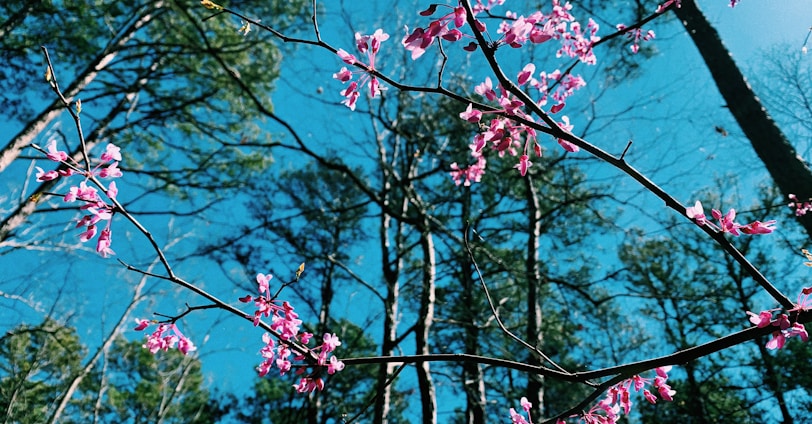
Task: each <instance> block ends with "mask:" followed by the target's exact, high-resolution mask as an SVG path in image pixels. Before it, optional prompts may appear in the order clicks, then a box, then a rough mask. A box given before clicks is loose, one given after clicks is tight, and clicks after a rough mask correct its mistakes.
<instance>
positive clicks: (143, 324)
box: [135, 319, 151, 331]
mask: <svg viewBox="0 0 812 424" xmlns="http://www.w3.org/2000/svg"><path fill="white" fill-rule="evenodd" d="M135 322H137V323H138V325H137V326H136V327H135V331H142V330H144V329H145V328H147V327H149V325H150V323H151V322H150V320H148V319H136V320H135Z"/></svg>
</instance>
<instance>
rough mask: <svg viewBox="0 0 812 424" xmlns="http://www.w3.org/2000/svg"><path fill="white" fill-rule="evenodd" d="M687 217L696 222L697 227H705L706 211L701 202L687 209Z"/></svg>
mask: <svg viewBox="0 0 812 424" xmlns="http://www.w3.org/2000/svg"><path fill="white" fill-rule="evenodd" d="M685 215H687V216H688V218H691V219H693V220H694V221H696V223H697V225H705V210H704V209H703V208H702V203H700V202H699V200H697V201H696V203H695V204H694V205H693V206H689V207H687V208H685Z"/></svg>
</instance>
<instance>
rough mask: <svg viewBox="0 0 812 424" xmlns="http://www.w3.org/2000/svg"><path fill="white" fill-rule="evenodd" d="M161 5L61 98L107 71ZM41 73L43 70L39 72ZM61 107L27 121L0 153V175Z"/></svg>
mask: <svg viewBox="0 0 812 424" xmlns="http://www.w3.org/2000/svg"><path fill="white" fill-rule="evenodd" d="M162 5H163V2H158V3H156V4H155V5H154V8H151V9H149V10H147V11H144V12H141V15H140V16H139V17H138V19H135V20H133V21H132V22H131V23H130V24H129V25H128V26H127V27H126V28H124V30H122V32H121V33H120V34H119V35H118V36H117V37H116V38H115V39H114V40H111V42H110V43H109V45H108V46H107V47H106V48H105V49H104V51H102V53H101V54H99V55H98V56H97V57H96V59H95V60H94V61H93V62H92V63H90V64H89V65H88V66H87V68H86V69H85V70H84V71H83V72H82V73H80V74H79V76H78V77H76V79H74V80H73V82H72V83H71V84H70V85H69V86H68V88H67V89H65V90H64V91H63V93H64V95H65V98H66V99H67V100H68V101H69V102H73V98H74V97H75V96H76V95H78V94H79V93H80V92H81V91H82V90H84V89H85V88H86V87H87V86H88V85H89V84H90V83H91V82H93V81H94V80H95V79H96V77H97V76H98V75H99V73H101V72H102V71H104V70H105V69H106V68H107V66H108V65H109V64H110V63H111V62H112V61H113V59H115V57H116V55H118V53H119V51H121V50H122V49H123V48H124V47H125V45H126V44H127V42H129V41H130V40H131V39H132V37H133V36H135V33H136V32H137V31H138V30H139V29H140V28H142V27H143V26H145V25H147V24H149V22H150V21H152V19H153V17H154V15H153V12H154V11H155V10H157V8H160V7H162ZM44 71H45V70H44V69H43V72H44ZM62 107H63V106H62V102H61V101H59V100H55V101H54V102H53V103H51V104H50V105H49V106H48V107H47V108H46V109H45V110H44V111H42V113H40V114H39V116H37V117H36V118H34V119H33V120H31V121H29V122H28V124H27V125H26V126H25V128H23V129H22V131H20V132H19V133H18V134H17V135H15V136H14V137H13V138H12V139H11V140H10V141H9V142H8V143H6V145H5V146H4V147H3V148H2V149H0V172H3V171H4V170H5V169H6V168H7V167H8V166H9V165H10V164H11V162H12V161H13V160H14V159H16V158H17V157H18V156H19V155H20V152H21V151H22V149H24V148H25V147H26V146H28V145H29V144H31V142H32V141H33V140H34V138H35V137H36V136H37V135H39V134H41V133H42V132H43V131H44V130H45V128H47V127H48V125H49V124H50V123H51V122H52V121H53V120H54V119H56V117H58V116H59V114H60V113H62Z"/></svg>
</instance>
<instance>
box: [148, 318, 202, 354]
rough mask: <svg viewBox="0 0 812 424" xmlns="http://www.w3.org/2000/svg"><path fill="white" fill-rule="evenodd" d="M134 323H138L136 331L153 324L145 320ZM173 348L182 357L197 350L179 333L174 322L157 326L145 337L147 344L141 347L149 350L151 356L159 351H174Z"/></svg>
mask: <svg viewBox="0 0 812 424" xmlns="http://www.w3.org/2000/svg"><path fill="white" fill-rule="evenodd" d="M135 321H136V322H137V323H138V326H136V327H135V330H136V331H143V330H144V329H146V328H147V327H149V326H150V324H153V322H152V321H150V320H146V319H136V320H135ZM175 346H177V348H178V350H179V351H181V352H182V353H183V354H184V355H187V354H188V353H189V352H192V351H194V350H196V349H197V348H196V347H195V345H194V343H192V341H191V340H189V338H188V337H186V336H184V335H183V333H181V331H180V329H179V328H178V326H177V325H175V323H174V322H172V323H161V324H158V328H156V329H155V331H153V332H152V334H150V335H149V336H147V342H146V343H144V345H143V347H144V348H145V349H149V351H150V353H152V354H153V355H154V354H155V353H157V352H158V351H159V350H163V351H167V350H169V349H174V348H175Z"/></svg>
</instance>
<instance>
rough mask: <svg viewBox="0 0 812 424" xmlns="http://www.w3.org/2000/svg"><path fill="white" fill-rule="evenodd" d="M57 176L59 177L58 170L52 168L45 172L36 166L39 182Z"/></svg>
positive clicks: (53, 178)
mask: <svg viewBox="0 0 812 424" xmlns="http://www.w3.org/2000/svg"><path fill="white" fill-rule="evenodd" d="M57 178H59V173H58V172H56V171H53V170H51V171H48V172H45V171H43V170H42V168H40V167H39V166H38V167H37V181H40V182H42V181H51V180H55V179H57Z"/></svg>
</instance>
